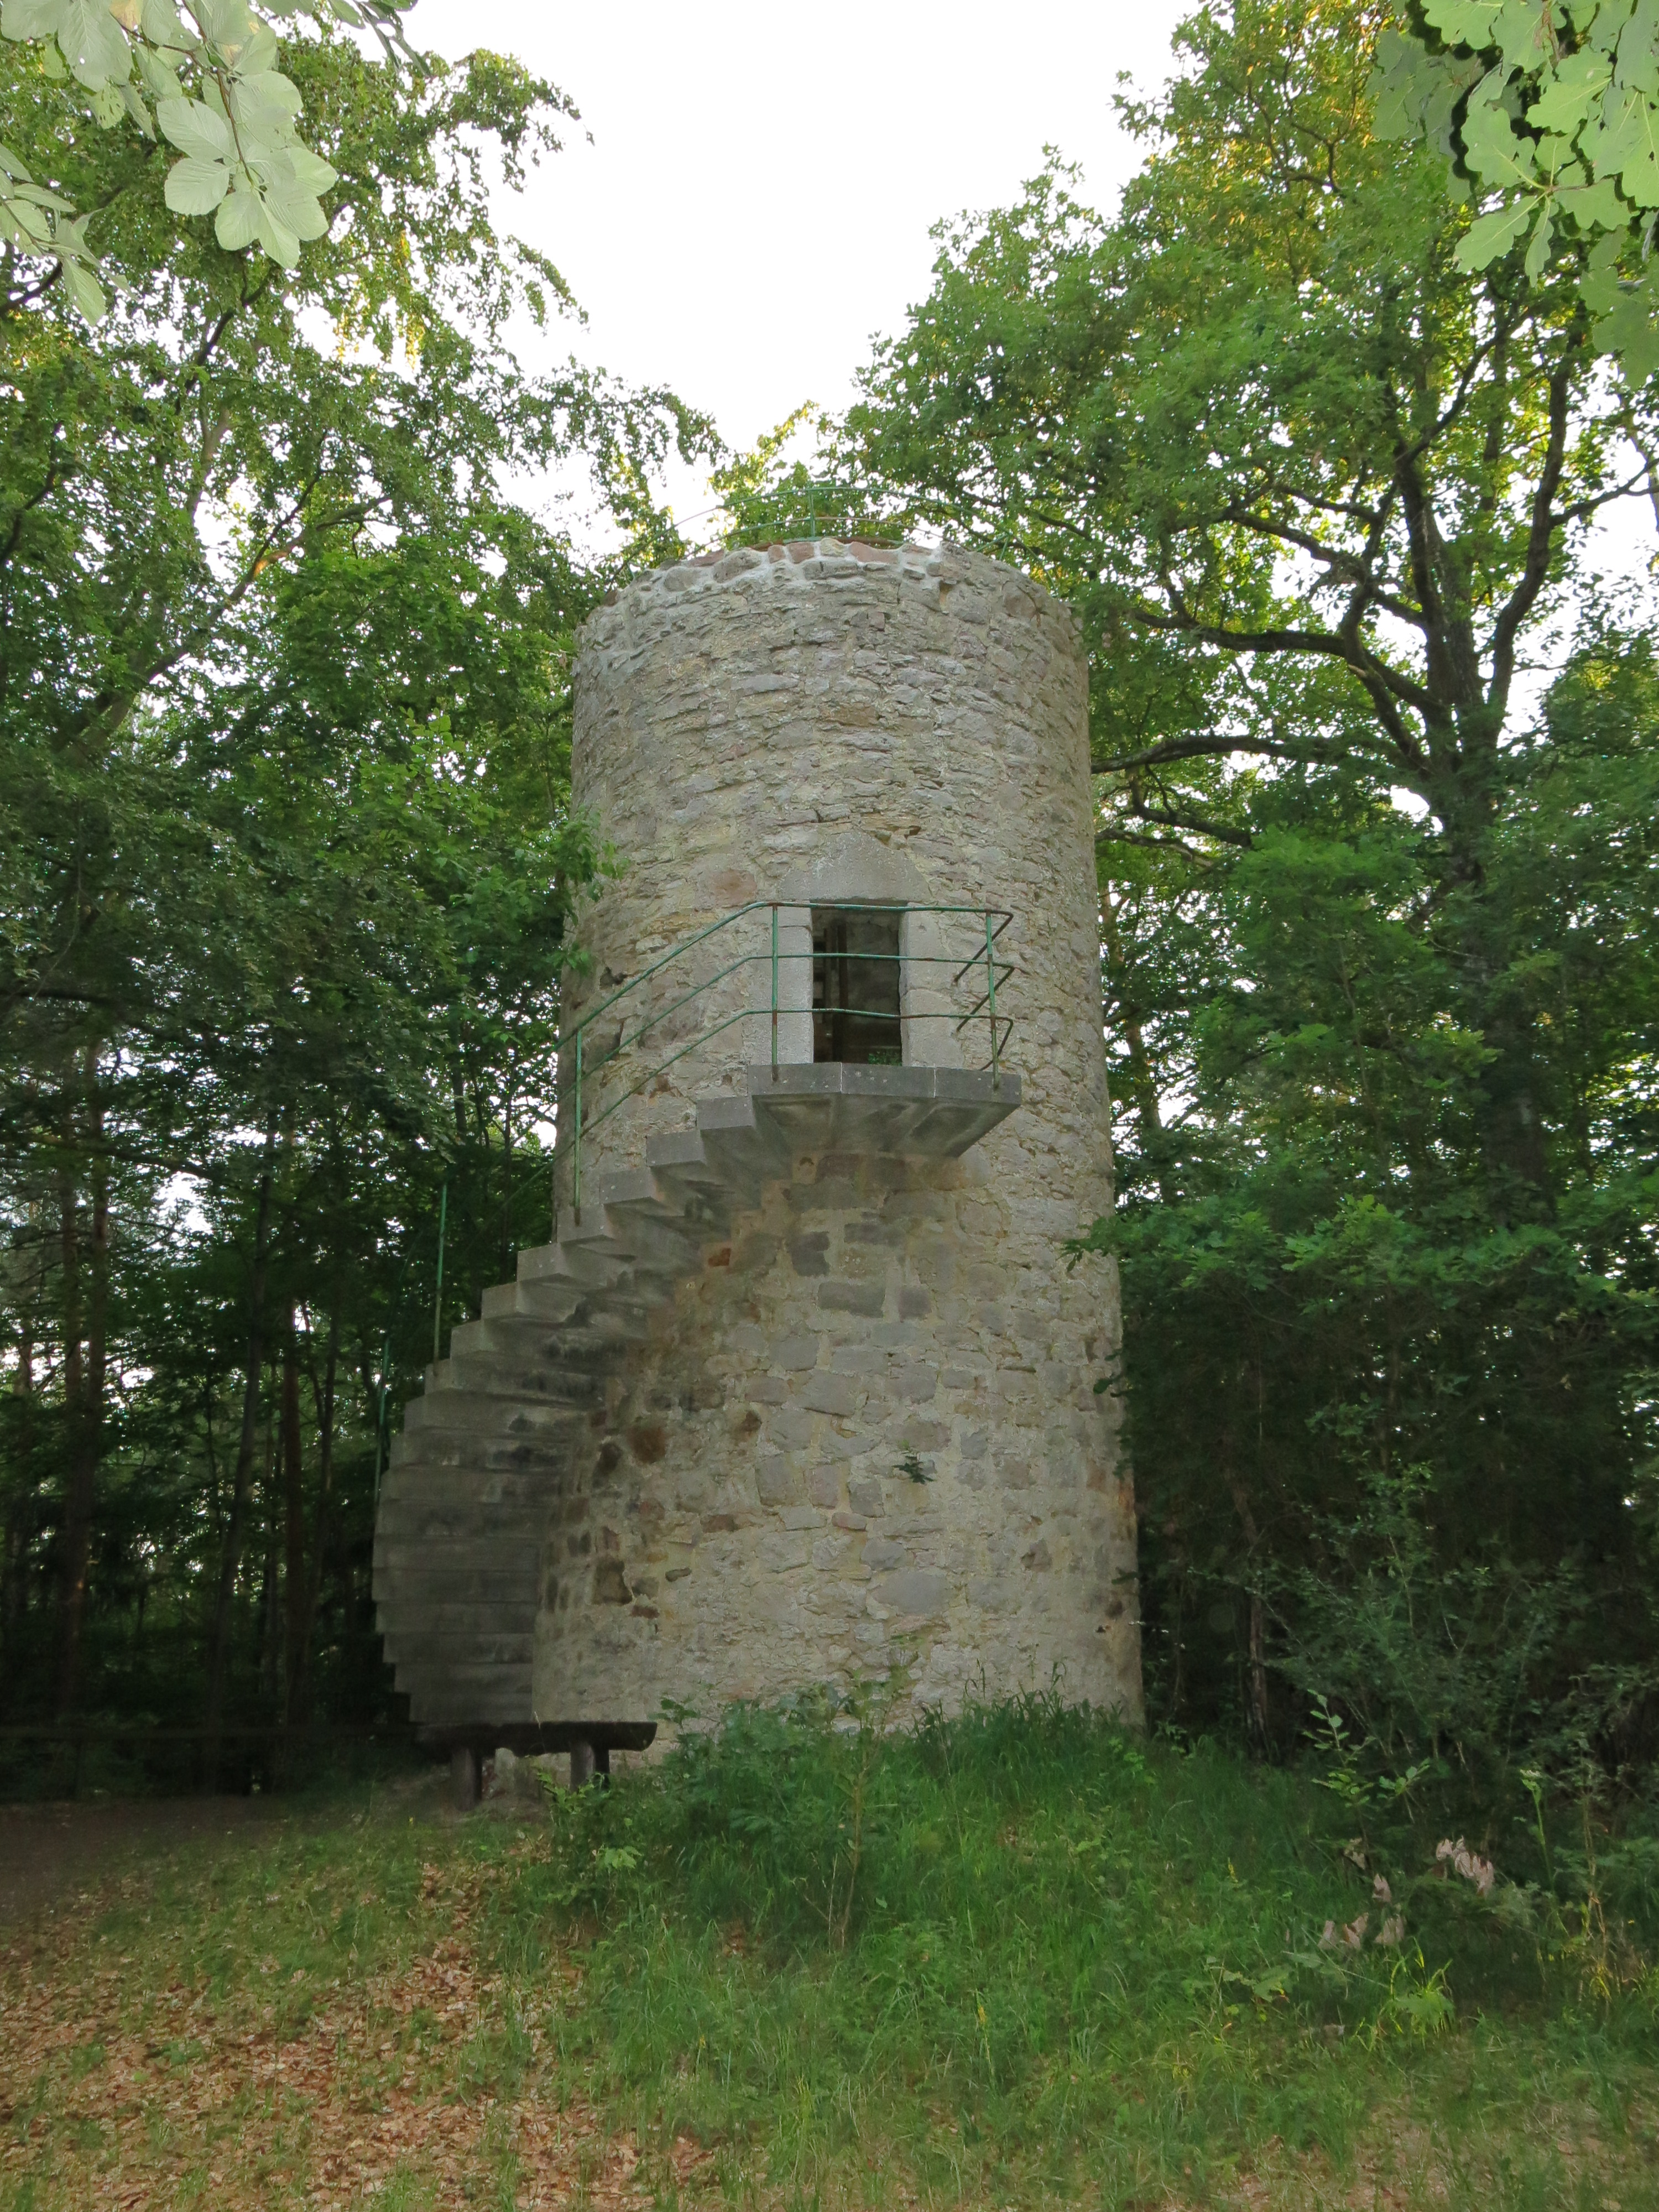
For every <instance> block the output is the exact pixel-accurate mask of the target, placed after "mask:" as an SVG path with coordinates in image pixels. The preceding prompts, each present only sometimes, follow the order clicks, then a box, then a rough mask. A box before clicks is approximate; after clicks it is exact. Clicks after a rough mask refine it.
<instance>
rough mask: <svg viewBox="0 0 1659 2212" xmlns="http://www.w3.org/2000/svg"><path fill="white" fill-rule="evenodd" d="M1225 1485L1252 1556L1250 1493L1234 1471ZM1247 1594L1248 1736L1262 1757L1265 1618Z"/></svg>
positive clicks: (1265, 1739) (1265, 1738)
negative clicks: (1230, 1495)
mask: <svg viewBox="0 0 1659 2212" xmlns="http://www.w3.org/2000/svg"><path fill="white" fill-rule="evenodd" d="M1227 1487H1228V1489H1229V1491H1230V1492H1231V1494H1232V1501H1233V1510H1234V1511H1235V1512H1236V1513H1237V1516H1238V1522H1239V1526H1240V1527H1241V1528H1243V1531H1244V1541H1245V1543H1246V1544H1247V1545H1248V1547H1249V1556H1250V1558H1251V1559H1255V1558H1257V1557H1258V1555H1259V1553H1260V1549H1261V1531H1260V1530H1259V1529H1258V1528H1257V1527H1256V1520H1255V1512H1254V1510H1252V1508H1251V1505H1250V1499H1249V1492H1248V1491H1246V1489H1245V1487H1244V1485H1243V1482H1242V1481H1241V1480H1239V1478H1238V1476H1237V1474H1231V1473H1230V1474H1229V1475H1228V1477H1227ZM1246 1595H1247V1596H1248V1598H1249V1630H1248V1634H1247V1641H1246V1653H1245V1657H1246V1666H1247V1677H1246V1679H1247V1682H1248V1687H1249V1724H1250V1740H1251V1741H1252V1742H1253V1743H1254V1744H1255V1747H1256V1749H1257V1750H1258V1752H1260V1753H1261V1755H1262V1756H1263V1757H1264V1758H1265V1757H1266V1756H1267V1753H1268V1752H1269V1751H1270V1750H1271V1749H1272V1747H1273V1738H1272V1734H1271V1731H1270V1729H1269V1714H1268V1707H1267V1620H1266V1616H1265V1613H1264V1612H1263V1608H1262V1604H1261V1593H1260V1592H1259V1591H1257V1590H1254V1589H1252V1590H1249V1591H1247V1593H1246Z"/></svg>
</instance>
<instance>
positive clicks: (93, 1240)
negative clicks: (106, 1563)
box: [58, 1047, 109, 1720]
mask: <svg viewBox="0 0 1659 2212" xmlns="http://www.w3.org/2000/svg"><path fill="white" fill-rule="evenodd" d="M83 1074H84V1078H85V1082H86V1098H87V1106H86V1121H85V1132H86V1137H87V1140H88V1142H87V1151H88V1161H89V1176H90V1181H91V1186H92V1193H91V1195H92V1215H91V1224H90V1229H91V1235H90V1239H89V1251H88V1261H89V1266H90V1280H89V1283H88V1285H87V1290H88V1297H87V1304H86V1309H85V1312H84V1314H83V1313H82V1302H81V1301H82V1279H81V1271H82V1254H81V1235H80V1202H79V1199H78V1197H77V1194H76V1189H75V1185H74V1180H73V1171H72V1170H71V1169H70V1167H68V1166H65V1168H64V1171H63V1174H62V1176H61V1177H60V1180H59V1192H60V1197H61V1205H62V1215H63V1255H64V1417H65V1429H66V1434H65V1438H64V1442H65V1446H66V1457H67V1464H66V1468H65V1474H66V1480H65V1483H64V1583H63V1610H62V1641H61V1644H60V1648H59V1653H58V1718H59V1719H60V1720H61V1719H63V1718H64V1717H66V1716H67V1715H68V1714H70V1712H72V1711H74V1709H75V1702H76V1693H77V1692H78V1690H79V1687H80V1675H81V1647H82V1636H83V1633H84V1630H85V1625H86V1607H87V1581H88V1575H89V1573H90V1571H91V1565H92V1523H93V1507H94V1503H95V1500H96V1497H97V1489H98V1468H99V1462H100V1458H101V1456H102V1453H103V1434H104V1391H105V1385H106V1379H107V1373H108V1346H107V1334H106V1333H107V1328H108V1316H109V1163H108V1161H107V1159H106V1158H105V1156H104V1109H103V1104H102V1102H101V1101H100V1098H99V1097H98V1091H97V1085H98V1061H97V1055H96V1053H95V1051H94V1048H91V1047H88V1050H87V1054H86V1060H85V1063H84V1067H83Z"/></svg>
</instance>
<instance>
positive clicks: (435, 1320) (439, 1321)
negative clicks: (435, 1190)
mask: <svg viewBox="0 0 1659 2212" xmlns="http://www.w3.org/2000/svg"><path fill="white" fill-rule="evenodd" d="M448 1225H449V1178H448V1177H447V1176H445V1178H444V1187H443V1189H442V1190H441V1192H440V1194H439V1196H438V1288H437V1293H436V1295H435V1297H434V1298H433V1301H432V1361H433V1364H434V1366H435V1365H436V1364H437V1363H438V1361H439V1359H440V1358H441V1356H442V1355H441V1352H440V1349H439V1347H440V1345H441V1341H442V1331H443V1322H444V1231H445V1230H446V1229H447V1227H448Z"/></svg>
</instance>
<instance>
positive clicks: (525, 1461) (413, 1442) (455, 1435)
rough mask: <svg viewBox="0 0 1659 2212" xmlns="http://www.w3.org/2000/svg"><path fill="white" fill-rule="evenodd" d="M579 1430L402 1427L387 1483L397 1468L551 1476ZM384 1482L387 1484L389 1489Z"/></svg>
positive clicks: (394, 1441)
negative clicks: (529, 1433)
mask: <svg viewBox="0 0 1659 2212" xmlns="http://www.w3.org/2000/svg"><path fill="white" fill-rule="evenodd" d="M573 1434H574V1431H569V1430H566V1429H558V1430H556V1431H553V1432H552V1433H551V1434H550V1435H549V1436H546V1437H480V1436H476V1435H473V1434H472V1433H471V1432H470V1431H466V1430H464V1429H413V1430H411V1429H400V1430H398V1432H397V1434H396V1435H395V1436H394V1437H392V1455H391V1459H390V1462H389V1465H388V1472H387V1474H386V1482H387V1483H389V1482H390V1481H391V1480H392V1475H393V1472H394V1471H397V1472H399V1473H401V1472H402V1471H412V1470H415V1469H417V1468H418V1469H420V1470H421V1471H422V1472H423V1473H424V1472H428V1471H429V1472H430V1473H431V1474H432V1475H433V1476H434V1477H436V1476H437V1475H439V1474H441V1473H443V1472H444V1471H445V1470H446V1469H447V1470H449V1471H451V1472H454V1473H459V1471H460V1470H462V1469H463V1468H465V1469H466V1470H467V1471H469V1472H472V1471H477V1472H479V1473H483V1472H489V1473H500V1474H524V1475H526V1476H532V1475H533V1476H535V1477H537V1478H538V1480H548V1479H550V1477H551V1476H553V1475H555V1474H557V1473H558V1472H559V1470H560V1469H561V1468H563V1467H564V1466H565V1465H566V1463H567V1462H568V1457H569V1452H570V1441H571V1437H572V1436H573ZM382 1487H383V1488H384V1485H383V1486H382Z"/></svg>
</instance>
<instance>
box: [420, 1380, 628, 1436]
mask: <svg viewBox="0 0 1659 2212" xmlns="http://www.w3.org/2000/svg"><path fill="white" fill-rule="evenodd" d="M588 1411H589V1409H588V1408H586V1407H580V1406H562V1405H558V1404H555V1403H551V1402H549V1401H543V1400H538V1399H533V1398H488V1397H481V1396H479V1395H477V1394H476V1393H474V1392H472V1391H470V1390H443V1389H438V1390H428V1392H427V1393H426V1395H425V1396H424V1397H421V1398H411V1399H410V1401H409V1403H408V1405H407V1406H406V1407H404V1430H405V1431H410V1430H416V1429H426V1430H455V1429H459V1430H461V1431H464V1432H465V1433H466V1434H469V1435H473V1436H481V1437H483V1436H488V1437H526V1439H529V1440H531V1441H534V1440H536V1439H538V1438H543V1437H550V1436H553V1435H556V1434H557V1433H558V1432H559V1431H568V1430H574V1429H579V1428H580V1427H583V1426H585V1425H586V1421H587V1419H588Z"/></svg>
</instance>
